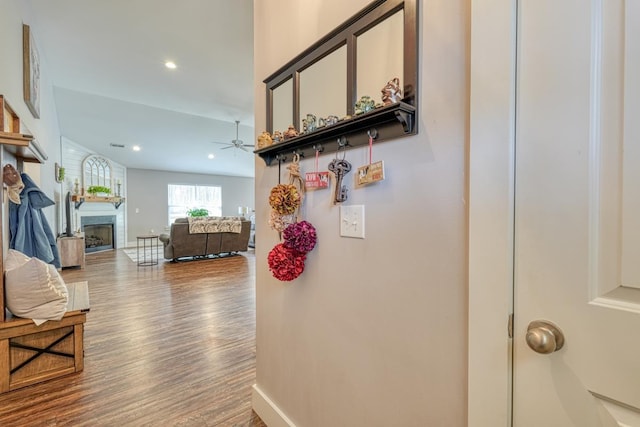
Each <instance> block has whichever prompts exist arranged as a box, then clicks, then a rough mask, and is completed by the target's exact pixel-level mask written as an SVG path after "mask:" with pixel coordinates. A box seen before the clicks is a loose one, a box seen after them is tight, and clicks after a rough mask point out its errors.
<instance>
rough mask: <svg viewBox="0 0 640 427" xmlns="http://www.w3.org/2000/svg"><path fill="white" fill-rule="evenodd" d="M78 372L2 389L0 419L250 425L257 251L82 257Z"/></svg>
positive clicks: (255, 421)
mask: <svg viewBox="0 0 640 427" xmlns="http://www.w3.org/2000/svg"><path fill="white" fill-rule="evenodd" d="M62 276H63V277H64V279H65V281H66V282H68V283H71V282H77V281H82V280H87V281H88V282H89V295H90V299H91V311H90V312H89V314H88V315H87V323H86V324H85V334H84V336H85V359H84V363H85V365H84V366H85V367H84V371H83V372H80V373H78V374H72V375H69V376H66V377H63V378H59V379H55V380H51V381H48V382H45V383H42V384H38V385H35V386H31V387H26V388H24V389H21V390H16V391H13V392H9V393H5V394H3V395H0V426H3V427H8V426H136V427H137V426H238V427H239V426H253V427H259V426H260V427H261V426H265V424H264V423H263V422H262V421H261V420H260V418H258V416H257V415H256V414H255V413H253V411H252V410H251V398H250V396H251V386H252V385H253V384H254V382H255V289H254V287H255V257H254V255H253V252H244V253H242V254H241V255H239V256H234V257H228V258H220V259H212V260H201V261H191V262H181V263H169V262H163V261H162V260H161V261H160V263H159V265H157V266H152V267H138V266H137V265H136V264H135V263H133V262H132V261H131V260H130V259H129V258H128V257H127V256H126V255H125V254H124V253H123V252H122V251H121V250H118V251H108V252H101V253H97V254H90V255H87V261H86V269H85V270H79V269H75V270H74V269H65V270H63V271H62Z"/></svg>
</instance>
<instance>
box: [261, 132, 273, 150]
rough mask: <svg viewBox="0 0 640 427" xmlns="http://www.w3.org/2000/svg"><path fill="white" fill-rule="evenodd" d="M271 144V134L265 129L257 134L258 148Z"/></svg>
mask: <svg viewBox="0 0 640 427" xmlns="http://www.w3.org/2000/svg"><path fill="white" fill-rule="evenodd" d="M271 144H273V139H271V135H269V132H267V131H266V130H265V131H264V132H262V133H261V134H260V135H259V136H258V150H259V149H261V148H265V147H268V146H270V145H271Z"/></svg>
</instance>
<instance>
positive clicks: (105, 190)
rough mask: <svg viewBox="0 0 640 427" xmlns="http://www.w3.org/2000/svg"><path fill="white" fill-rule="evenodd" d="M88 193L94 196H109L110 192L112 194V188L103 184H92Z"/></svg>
mask: <svg viewBox="0 0 640 427" xmlns="http://www.w3.org/2000/svg"><path fill="white" fill-rule="evenodd" d="M87 193H89V194H91V195H92V196H98V197H108V196H109V194H111V189H110V188H109V187H105V186H102V185H92V186H90V187H89V188H87Z"/></svg>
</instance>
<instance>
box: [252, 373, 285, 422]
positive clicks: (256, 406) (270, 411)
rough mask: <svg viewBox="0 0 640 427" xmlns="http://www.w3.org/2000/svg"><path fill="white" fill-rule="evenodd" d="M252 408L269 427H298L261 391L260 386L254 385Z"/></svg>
mask: <svg viewBox="0 0 640 427" xmlns="http://www.w3.org/2000/svg"><path fill="white" fill-rule="evenodd" d="M251 406H252V407H253V410H254V411H255V413H256V414H258V416H259V417H260V418H261V419H262V421H264V423H265V424H266V425H268V426H269V427H296V425H295V424H294V423H293V422H292V421H291V420H290V419H289V418H287V416H286V415H285V414H284V412H282V411H281V410H280V408H278V407H277V406H276V404H275V403H273V402H272V401H271V399H269V397H267V395H266V394H264V393H263V392H262V390H260V387H258V384H254V385H253V392H252V394H251Z"/></svg>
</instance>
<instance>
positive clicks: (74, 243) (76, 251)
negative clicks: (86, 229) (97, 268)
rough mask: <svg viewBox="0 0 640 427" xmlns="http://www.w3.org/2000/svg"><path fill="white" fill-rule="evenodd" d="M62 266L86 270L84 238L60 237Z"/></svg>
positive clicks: (59, 249)
mask: <svg viewBox="0 0 640 427" xmlns="http://www.w3.org/2000/svg"><path fill="white" fill-rule="evenodd" d="M58 251H59V252H60V264H61V266H62V267H63V268H64V267H78V266H79V267H80V268H81V269H84V236H83V235H79V236H72V237H58Z"/></svg>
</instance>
